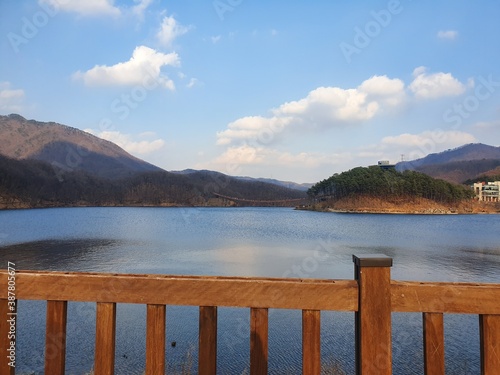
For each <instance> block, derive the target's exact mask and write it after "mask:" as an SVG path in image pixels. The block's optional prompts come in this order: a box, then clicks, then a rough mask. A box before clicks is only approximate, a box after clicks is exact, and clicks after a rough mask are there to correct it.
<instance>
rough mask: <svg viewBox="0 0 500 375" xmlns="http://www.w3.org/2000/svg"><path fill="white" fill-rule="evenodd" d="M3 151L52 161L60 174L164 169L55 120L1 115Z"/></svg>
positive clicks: (124, 174)
mask: <svg viewBox="0 0 500 375" xmlns="http://www.w3.org/2000/svg"><path fill="white" fill-rule="evenodd" d="M0 139H1V140H2V142H0V154H2V155H4V156H7V157H9V158H12V159H17V160H24V159H34V160H40V161H45V162H47V163H49V164H50V165H51V166H52V167H53V168H54V169H55V170H57V171H58V172H59V174H60V175H61V174H63V173H67V172H70V171H83V172H87V173H89V174H92V175H95V176H98V177H101V178H109V179H120V178H124V177H127V176H133V175H135V174H137V173H142V172H154V171H156V172H158V171H162V169H161V168H158V167H156V166H154V165H152V164H149V163H147V162H145V161H143V160H140V159H138V158H136V157H134V156H132V155H130V154H129V153H127V152H126V151H125V150H123V149H122V148H120V147H119V146H117V145H116V144H114V143H112V142H109V141H106V140H103V139H100V138H98V137H96V136H94V135H92V134H89V133H87V132H84V131H82V130H79V129H75V128H72V127H69V126H65V125H61V124H57V123H55V122H39V121H35V120H27V119H25V118H24V117H22V116H20V115H16V114H11V115H8V116H0Z"/></svg>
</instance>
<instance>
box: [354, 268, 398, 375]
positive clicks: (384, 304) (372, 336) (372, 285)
mask: <svg viewBox="0 0 500 375" xmlns="http://www.w3.org/2000/svg"><path fill="white" fill-rule="evenodd" d="M390 270H391V269H390V268H389V267H357V270H356V278H357V280H358V282H359V311H358V312H357V313H356V314H355V320H356V371H357V374H358V375H371V374H377V375H391V374H392V337H391V293H390V289H391V284H390V277H391V274H390Z"/></svg>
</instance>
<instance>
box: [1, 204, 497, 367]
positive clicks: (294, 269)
mask: <svg viewBox="0 0 500 375" xmlns="http://www.w3.org/2000/svg"><path fill="white" fill-rule="evenodd" d="M318 250H320V251H322V252H323V253H322V254H327V256H322V257H321V259H320V260H318V259H317V258H314V254H315V253H316V251H318ZM367 253H382V254H386V255H388V256H391V257H393V258H394V266H393V267H392V270H391V272H392V278H393V279H398V280H425V281H462V282H465V281H470V282H495V283H500V216H498V215H445V216H441V215H435V216H426V215H369V214H367V215H364V214H334V213H319V212H308V211H296V210H292V209H287V208H61V209H40V210H22V211H1V212H0V264H2V266H1V267H2V268H6V267H7V262H8V261H10V262H14V263H15V264H16V268H17V269H33V270H61V271H93V272H117V273H158V274H182V275H225V276H271V277H281V276H287V277H312V278H334V279H352V278H353V264H352V254H361V255H362V254H367ZM145 310H146V308H145V306H143V305H128V304H127V305H126V304H121V305H118V307H117V346H116V373H117V374H142V371H143V369H144V362H145V353H144V351H145V337H144V336H145ZM218 314H219V332H218V335H219V336H218V373H220V374H243V373H247V371H248V356H249V311H248V309H233V308H220V309H219V313H218ZM353 322H354V314H352V313H336V312H323V313H322V356H323V358H324V362H325V363H326V364H327V367H329V368H333V367H337V366H338V367H339V368H341V369H342V370H343V371H345V373H346V374H353V373H354V344H353V340H354V326H353ZM269 327H270V328H269V341H270V342H269V362H270V365H269V370H270V371H269V372H270V373H271V374H294V373H297V374H298V373H300V366H301V356H300V350H301V339H300V337H301V313H300V311H288V310H271V311H270V317H269ZM393 327H394V328H393V339H394V340H393V341H394V349H393V350H394V352H393V353H394V354H393V355H394V373H395V374H397V375H399V374H422V373H423V366H422V363H423V354H422V333H421V332H422V324H421V315H420V314H393ZM94 331H95V304H93V303H70V304H69V307H68V339H67V345H68V350H67V361H66V366H67V373H68V374H85V373H87V372H89V371H90V370H91V368H92V363H93V350H94V334H95V332H94ZM44 334H45V302H43V301H42V302H33V301H31V302H28V301H20V302H19V317H18V341H17V345H18V347H17V361H18V367H17V373H21V374H33V373H35V374H39V373H40V374H42V373H43V352H44ZM166 335H167V340H168V343H170V342H172V341H176V342H177V345H176V347H171V346H170V345H167V362H168V367H169V369H170V370H174V371H176V372H178V373H181V372H182V370H183V369H185V368H186V367H188V368H190V369H191V372H192V373H196V371H197V364H196V363H197V337H198V336H197V335H198V310H197V308H193V307H170V306H169V307H167V333H166ZM445 335H446V337H445V345H446V360H447V373H450V374H479V373H480V369H479V331H478V318H477V316H468V315H446V316H445Z"/></svg>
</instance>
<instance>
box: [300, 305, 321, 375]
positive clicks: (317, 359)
mask: <svg viewBox="0 0 500 375" xmlns="http://www.w3.org/2000/svg"><path fill="white" fill-rule="evenodd" d="M320 373H321V312H320V311H319V310H302V374H303V375H319V374H320Z"/></svg>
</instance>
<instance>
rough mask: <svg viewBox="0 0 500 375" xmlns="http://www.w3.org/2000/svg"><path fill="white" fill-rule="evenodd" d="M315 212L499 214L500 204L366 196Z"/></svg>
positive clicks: (320, 205)
mask: <svg viewBox="0 0 500 375" xmlns="http://www.w3.org/2000/svg"><path fill="white" fill-rule="evenodd" d="M314 209H316V210H321V211H334V212H352V213H388V214H473V213H499V212H500V204H498V203H497V204H494V203H486V202H478V201H476V200H470V201H467V202H460V203H456V204H446V203H438V202H436V201H432V200H429V199H424V198H415V199H411V200H408V199H392V200H389V199H388V200H384V199H380V198H372V197H366V196H357V197H350V198H344V199H340V200H337V201H327V202H321V203H318V204H316V207H314Z"/></svg>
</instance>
